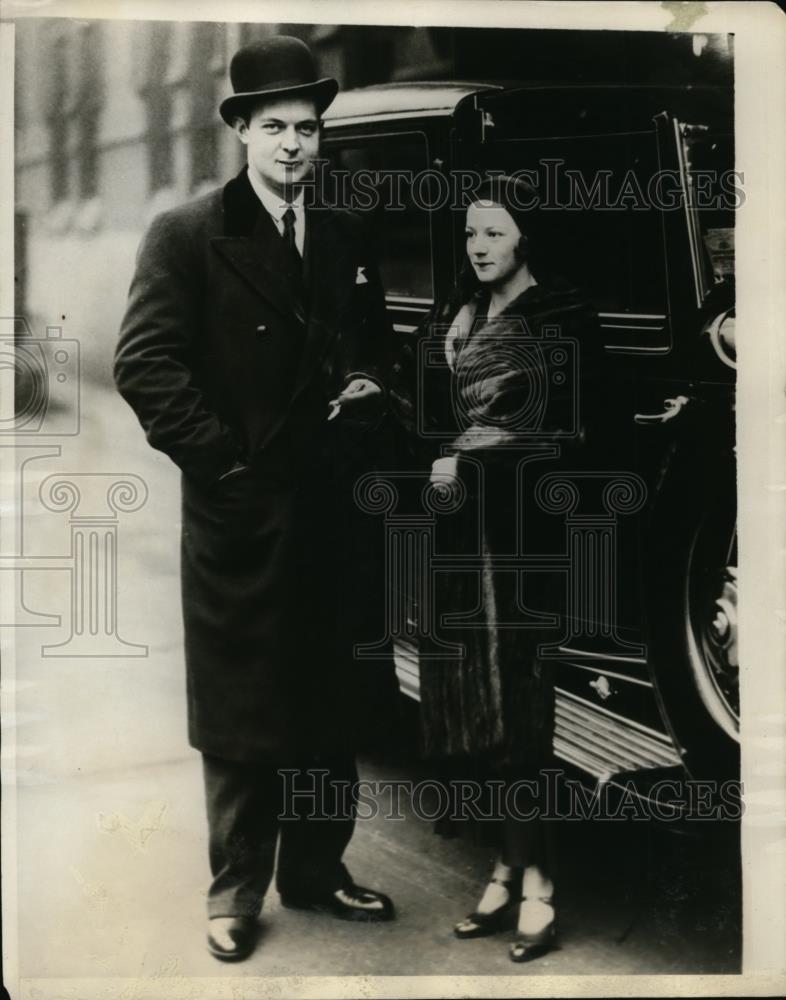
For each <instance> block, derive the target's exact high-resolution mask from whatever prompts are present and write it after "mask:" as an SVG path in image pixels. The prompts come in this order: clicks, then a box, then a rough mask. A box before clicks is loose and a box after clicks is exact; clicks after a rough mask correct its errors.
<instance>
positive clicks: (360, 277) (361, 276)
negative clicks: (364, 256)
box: [355, 267, 368, 285]
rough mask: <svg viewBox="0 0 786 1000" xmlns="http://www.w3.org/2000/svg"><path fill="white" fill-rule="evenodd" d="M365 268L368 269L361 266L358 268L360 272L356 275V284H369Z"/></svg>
mask: <svg viewBox="0 0 786 1000" xmlns="http://www.w3.org/2000/svg"><path fill="white" fill-rule="evenodd" d="M365 270H366V269H365V267H359V268H358V273H357V274H356V275H355V284H356V285H367V284H368V278H367V277H366V275H365V273H364V272H365Z"/></svg>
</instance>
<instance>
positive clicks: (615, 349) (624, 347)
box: [603, 344, 671, 354]
mask: <svg viewBox="0 0 786 1000" xmlns="http://www.w3.org/2000/svg"><path fill="white" fill-rule="evenodd" d="M603 350H604V351H608V352H609V354H668V353H669V351H670V350H671V346H668V347H636V346H635V345H631V344H604V345H603Z"/></svg>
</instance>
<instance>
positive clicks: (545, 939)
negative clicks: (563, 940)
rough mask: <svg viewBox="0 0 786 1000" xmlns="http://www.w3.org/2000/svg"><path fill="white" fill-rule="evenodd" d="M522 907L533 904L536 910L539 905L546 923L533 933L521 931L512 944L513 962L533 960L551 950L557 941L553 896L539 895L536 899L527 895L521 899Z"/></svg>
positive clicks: (511, 954)
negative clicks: (528, 897)
mask: <svg viewBox="0 0 786 1000" xmlns="http://www.w3.org/2000/svg"><path fill="white" fill-rule="evenodd" d="M521 905H522V907H524V906H531V907H532V908H533V910H534V908H535V907H538V908H539V909H541V910H542V911H543V917H544V919H545V921H546V922H545V923H544V924H543V927H542V928H541V929H540V930H537V931H535V932H533V933H524V932H522V931H519V932H518V934H517V937H516V940H515V941H514V942H513V944H512V945H511V946H510V960H511V961H512V962H531V961H532V959H533V958H540V956H541V955H545V954H546V952H547V951H551V949H552V948H553V947H554V944H555V942H556V929H555V926H556V916H555V913H554V906H553V904H552V901H551V896H538V897H536V898H534V899H527V898H526V897H525V898H524V899H522V901H521Z"/></svg>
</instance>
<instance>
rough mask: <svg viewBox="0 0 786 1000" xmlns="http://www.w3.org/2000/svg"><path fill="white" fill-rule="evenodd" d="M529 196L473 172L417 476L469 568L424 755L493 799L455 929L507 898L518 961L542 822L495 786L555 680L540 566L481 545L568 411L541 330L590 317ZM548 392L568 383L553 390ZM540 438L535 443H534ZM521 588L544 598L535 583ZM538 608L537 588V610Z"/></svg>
mask: <svg viewBox="0 0 786 1000" xmlns="http://www.w3.org/2000/svg"><path fill="white" fill-rule="evenodd" d="M534 197H535V193H534V191H533V190H532V189H531V188H530V187H529V185H527V184H525V183H524V182H523V181H521V180H519V179H514V178H510V177H496V178H494V179H493V180H490V181H486V182H484V184H483V185H482V187H481V189H480V190H479V191H478V193H477V195H476V197H475V199H474V201H473V202H472V204H470V206H469V208H468V210H467V215H466V249H467V262H468V264H469V266H470V268H471V270H469V271H467V272H466V274H465V276H464V278H468V279H469V280H468V281H466V280H462V281H461V282H460V283H459V288H458V289H457V294H456V297H455V298H454V299H453V300H452V301H451V302H450V303H448V304H447V305H446V306H445V307H443V308H442V309H440V310H438V311H437V313H436V315H435V317H434V319H435V320H436V321H438V322H439V321H443V322H446V323H447V324H449V327H450V329H449V332H448V333H447V335H446V338H445V356H446V360H447V363H448V366H449V368H450V371H451V373H452V374H451V379H452V387H451V398H452V400H453V409H454V413H455V416H456V419H457V421H458V424H459V426H460V428H461V432H460V433H459V435H458V437H456V439H455V440H453V441H452V443H451V445H450V446H449V447H443V448H442V454H441V456H440V457H439V458H437V459H436V460H435V461H434V463H433V467H432V473H431V481H432V483H434V484H435V486H437V487H439V488H440V489H442V490H444V491H447V492H453V493H454V495H456V496H458V495H459V494H463V496H464V502H463V504H462V505H461V509H460V510H459V512H458V513H456V514H454V515H452V516H451V517H444V518H443V519H442V522H443V528H444V526H445V525H447V524H448V522H450V523H452V524H453V537H452V543H453V551H455V552H458V553H460V552H462V551H464V552H466V553H473V552H474V553H477V554H478V559H479V562H480V565H481V568H480V572H479V573H478V572H475V574H474V578H473V576H472V574H467V573H466V572H461V571H454V572H450V573H441V574H437V579H436V595H435V596H436V602H437V607H438V612H439V615H438V618H437V620H438V621H439V617H440V616H441V615H443V614H444V613H446V612H452V613H453V614H454V615H455V614H456V613H457V612H461V611H462V609H463V610H464V611H465V615H464V617H465V623H464V624H459V625H458V627H456V626H455V624H454V625H453V627H452V628H450V630H445V631H444V632H443V638H444V639H450V640H451V641H457V642H460V643H461V644H462V645H463V654H462V655H457V656H456V657H455V658H453V659H447V660H445V659H439V660H437V659H427V658H424V660H423V662H422V664H421V719H422V734H423V739H424V745H425V746H424V748H425V751H426V754H427V756H429V757H431V758H432V759H433V758H437V759H441V760H443V761H444V762H446V764H447V765H448V766H449V768H450V770H451V773H452V774H453V775H454V776H455V775H456V774H457V773H461V774H462V775H463V776H465V777H466V776H472V777H473V778H477V777H478V776H481V777H482V778H483V779H484V780H485V781H489V780H492V781H494V782H496V783H497V793H498V796H499V801H500V803H501V806H500V808H499V811H498V822H496V823H495V824H494V830H495V842H496V845H497V850H498V854H497V858H496V862H495V865H494V870H493V874H492V876H491V879H490V881H489V883H488V885H487V887H486V890H485V892H484V893H483V895H482V897H481V899H480V901H479V902H478V904H477V906H476V908H475V910H474V912H472V913H471V914H470V915H469V916H468V917H467V918H466V919H465V920H463V921H462V922H461V923H459V924H458V925H457V926H456V927H455V933H456V935H457V936H458V937H459V938H473V937H479V936H482V935H487V934H491V933H494V932H496V931H497V930H500V929H501V928H502V927H503V925H504V924H505V922H506V920H507V918H508V917H512V916H513V914H514V913H515V912H516V910H517V912H518V919H517V938H516V940H515V942H514V943H513V944H512V946H511V948H510V957H511V959H512V960H513V961H516V962H523V961H529V960H530V959H532V958H534V957H536V956H537V955H540V954H543V953H544V952H545V951H547V950H548V949H549V948H550V947H551V946H552V944H553V941H554V927H555V910H554V873H553V866H552V860H551V850H550V838H549V836H548V823H547V822H544V820H543V819H541V818H538V817H537V816H535V817H533V818H531V819H524V818H522V815H524V814H526V813H527V812H528V811H530V810H531V809H532V806H533V804H534V803H533V801H532V800H531V799H528V800H526V801H521V798H520V797H519V802H518V803H516V802H512V801H511V799H510V796H508V795H507V794H506V793H509V792H512V790H513V789H514V783H515V782H520V781H537V779H538V778H539V776H540V775H541V772H542V770H543V769H544V768H546V767H548V766H549V765H550V763H551V760H552V742H553V734H554V685H553V680H552V673H551V669H550V663H549V661H544V660H541V659H540V658H539V657H538V656H537V654H536V649H537V646H538V644H539V643H540V642H543V641H544V640H545V639H546V636H545V634H544V632H543V631H542V630H539V629H538V628H537V626H536V627H534V628H533V625H532V623H533V621H534V620H536V619H533V617H532V614H531V613H530V614H529V627H521V626H522V624H523V622H524V620H525V617H526V616H527V614H528V611H529V610H530V608H531V604H532V603H533V601H532V594H533V591H532V589H531V586H532V583H533V580H534V579H535V578H536V577H541V580H542V576H541V574H537V573H528V574H518V573H515V572H511V571H510V567H509V564H508V568H507V569H506V568H499V567H500V564H499V559H498V558H497V559H496V560H495V557H499V556H503V555H507V556H510V555H511V554H516V553H519V554H520V552H521V540H520V539H521V533H522V531H526V525H527V523H528V521H529V520H530V515H531V514H532V513H534V511H533V509H532V500H531V496H532V492H531V489H530V490H529V492H527V491H526V490H525V489H523V486H522V484H523V482H524V480H523V478H522V468H523V466H522V462H524V464H525V465H526V464H527V462H528V461H531V460H532V459H533V458H538V459H543V458H546V457H548V454H549V451H548V446H549V444H551V446H552V449H551V452H550V454H551V456H552V457H553V456H555V455H556V454H558V452H559V448H554V447H553V446H554V444H555V442H557V441H559V435H560V430H565V428H560V426H559V414H561V413H563V414H564V413H565V412H567V410H566V407H565V406H564V405H561V404H562V403H565V402H566V401H567V402H570V400H569V399H567V394H570V393H571V392H573V388H574V387H573V384H572V383H571V382H570V380H569V379H561V378H560V377H559V373H558V372H556V371H554V370H552V369H553V359H554V357H555V352H553V351H552V352H551V353H549V352H548V351H546V352H544V351H543V350H542V349H541V340H542V337H543V335H544V334H545V332H546V329H548V330H549V331H553V330H554V328H555V327H559V329H560V334H561V336H562V337H581V338H582V339H583V338H586V335H587V333H588V332H591V331H592V326H593V317H592V314H591V312H590V310H589V309H588V308H587V306H586V305H585V304H584V303H583V302H582V301H581V299H580V298H579V296H578V294H577V293H576V291H575V290H574V289H572V288H571V287H569V286H568V285H567V284H566V283H564V282H562V283H560V282H558V281H555V280H553V279H549V278H548V276H547V275H546V274H544V273H543V269H542V267H541V266H539V262H538V259H537V257H536V256H535V249H536V247H537V243H538V239H537V233H536V231H535V228H536V227H535V221H534V215H535V213H534V211H533V210H528V209H527V208H526V207H525V206H528V205H532V204H533V200H534ZM434 319H432V323H433V322H434ZM544 328H545V329H544ZM580 346H581V345H580ZM560 386H561V388H560ZM559 392H562V393H563V394H566V398H565V399H563V400H560V399H558V398H556V396H555V393H559ZM544 442H545V451H543V452H541V453H540V454H538V453H533V447H538V445H540V446H544ZM561 447H563V445H562V444H561V445H560V448H561ZM540 468H541V469H542V468H544V466H542V465H541V467H540ZM538 471H539V470H538V467H537V466H535V473H537V472H538ZM528 497H529V498H530V499H528ZM528 504H529V509H528ZM457 523H459V524H460V525H461V526H462V528H461V529H460V530H459V532H458V537H457V533H456V529H455V525H456V524H457ZM443 541H444V539H443ZM527 587H530V590H529V592H527V593H525V590H526V588H527ZM535 587H536V590H535V593H536V594H538V588H539V596H540V597H541V598H542V597H543V592H542V590H543V587H542V582H541V583H538V582H537V581H535ZM544 603H545V602H544ZM525 607H527V608H528V611H525V610H524V608H525ZM478 609H480V610H478ZM543 609H544V604H543V603H541V605H540V608H539V609H536V610H540V611H543ZM473 612H474V614H473ZM467 618H472V621H471V623H467V621H466V619H467ZM542 620H543V618H542V617H541V621H542ZM486 787H487V788H489V789H490V788H492V787H493V785H487V786H486ZM517 787H520V786H517ZM529 787H533V786H529ZM500 788H501V790H502V794H499V789H500ZM524 788H525V789H526V788H527V786H524Z"/></svg>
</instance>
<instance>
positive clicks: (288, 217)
mask: <svg viewBox="0 0 786 1000" xmlns="http://www.w3.org/2000/svg"><path fill="white" fill-rule="evenodd" d="M281 221H282V222H283V223H284V233H283V236H284V243H286V245H287V249H288V250H289V256H290V258H291V260H292V264H293V266H294V269H295V274H296V275H297V276H298V277H299V276H300V274H301V271H302V264H303V261H302V260H301V257H300V254H299V253H298V249H297V241H296V239H295V210H294V208H292V206H291V205H290V206H289V208H288V209H287V210H286V212H284V214H283V215H282V216H281Z"/></svg>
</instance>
